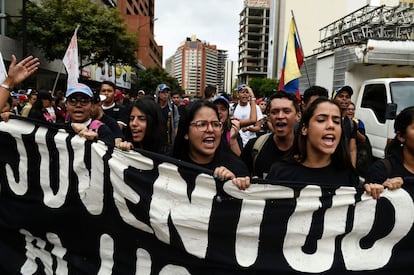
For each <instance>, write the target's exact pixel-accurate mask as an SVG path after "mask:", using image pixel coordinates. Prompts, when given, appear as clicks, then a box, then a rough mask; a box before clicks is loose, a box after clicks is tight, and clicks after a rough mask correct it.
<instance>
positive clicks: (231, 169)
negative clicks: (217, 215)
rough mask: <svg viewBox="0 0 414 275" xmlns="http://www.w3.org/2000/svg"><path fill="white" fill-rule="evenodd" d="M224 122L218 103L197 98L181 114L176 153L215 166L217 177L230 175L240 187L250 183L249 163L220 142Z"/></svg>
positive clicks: (228, 176) (223, 178) (204, 164)
mask: <svg viewBox="0 0 414 275" xmlns="http://www.w3.org/2000/svg"><path fill="white" fill-rule="evenodd" d="M222 127H223V125H222V123H221V122H220V119H219V114H218V111H217V108H216V106H215V105H214V104H213V103H211V102H209V101H204V100H200V101H196V102H194V103H193V104H192V105H191V107H190V108H189V109H188V110H187V111H186V112H185V114H184V115H183V116H182V117H181V118H180V122H179V125H178V132H177V137H176V139H175V143H174V149H173V157H175V158H178V159H180V160H183V161H186V162H190V163H193V164H197V165H200V166H203V167H204V168H207V169H210V170H213V171H214V172H213V173H214V176H215V177H216V178H218V179H222V180H229V179H231V180H232V182H233V183H234V184H236V185H237V187H238V188H239V189H241V190H244V189H246V188H247V187H248V186H249V185H250V178H249V177H248V169H247V167H246V165H245V164H244V163H243V162H242V161H241V160H240V159H239V158H238V157H237V156H236V155H235V154H234V153H233V152H231V150H230V148H228V147H227V146H224V145H223V144H221V133H222Z"/></svg>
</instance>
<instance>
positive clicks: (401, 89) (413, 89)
mask: <svg viewBox="0 0 414 275" xmlns="http://www.w3.org/2000/svg"><path fill="white" fill-rule="evenodd" d="M390 91H391V98H392V102H393V103H396V104H397V114H399V113H400V112H401V111H402V110H404V109H405V108H406V107H410V106H414V81H401V82H392V83H390Z"/></svg>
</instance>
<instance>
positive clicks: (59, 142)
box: [35, 127, 69, 208]
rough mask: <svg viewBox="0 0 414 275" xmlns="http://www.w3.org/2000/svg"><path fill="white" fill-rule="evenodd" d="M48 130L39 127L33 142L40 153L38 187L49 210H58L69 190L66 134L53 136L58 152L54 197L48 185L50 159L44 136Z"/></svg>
mask: <svg viewBox="0 0 414 275" xmlns="http://www.w3.org/2000/svg"><path fill="white" fill-rule="evenodd" d="M47 130H48V128H45V127H40V128H39V129H38V131H37V132H36V135H35V142H36V144H37V145H38V148H39V153H40V156H41V158H40V186H41V188H42V190H43V193H44V197H43V202H44V203H45V205H47V206H49V207H51V208H59V207H61V206H62V205H63V204H64V203H65V199H66V196H67V194H68V188H69V179H68V171H69V161H68V155H69V154H68V150H67V147H66V141H65V139H66V138H67V137H68V134H66V133H63V132H58V133H57V134H56V135H55V137H54V138H55V144H56V150H57V151H58V152H59V167H60V168H59V182H58V183H59V188H58V190H57V192H56V195H55V194H53V193H54V192H53V190H52V188H51V183H50V159H49V149H48V146H47V141H46V134H47Z"/></svg>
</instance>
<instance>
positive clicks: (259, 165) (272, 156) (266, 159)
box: [240, 135, 287, 179]
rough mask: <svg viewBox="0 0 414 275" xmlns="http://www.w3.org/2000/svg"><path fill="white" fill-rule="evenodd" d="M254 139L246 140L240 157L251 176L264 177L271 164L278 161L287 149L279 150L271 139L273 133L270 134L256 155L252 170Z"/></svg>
mask: <svg viewBox="0 0 414 275" xmlns="http://www.w3.org/2000/svg"><path fill="white" fill-rule="evenodd" d="M256 140H257V138H254V139H251V140H249V141H248V142H247V144H246V146H245V147H244V148H243V151H242V153H241V155H240V158H241V159H242V160H243V161H244V163H246V165H247V167H248V168H249V171H250V173H251V175H252V176H258V177H259V178H263V179H264V178H265V177H266V175H267V173H268V172H269V170H270V167H271V166H272V164H273V163H275V162H277V161H279V160H280V159H281V158H282V157H283V156H284V155H285V154H286V153H287V151H282V150H280V149H279V148H278V147H277V146H276V144H275V142H274V141H273V135H270V136H269V137H268V139H267V140H266V142H265V143H264V144H263V147H262V149H261V150H260V152H259V153H258V155H257V157H256V164H255V169H254V171H253V156H252V151H253V146H254V143H255V142H256Z"/></svg>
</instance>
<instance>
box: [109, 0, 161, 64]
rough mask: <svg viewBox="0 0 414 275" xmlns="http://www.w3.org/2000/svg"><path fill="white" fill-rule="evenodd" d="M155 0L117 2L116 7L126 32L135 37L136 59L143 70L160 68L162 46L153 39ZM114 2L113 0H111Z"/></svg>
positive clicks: (118, 0) (123, 0) (119, 0)
mask: <svg viewBox="0 0 414 275" xmlns="http://www.w3.org/2000/svg"><path fill="white" fill-rule="evenodd" d="M154 1H155V0H117V1H115V2H116V7H117V9H118V10H119V11H120V12H121V15H122V17H123V18H124V19H125V22H126V25H127V30H128V32H130V33H134V34H136V35H137V40H138V51H137V52H136V57H137V59H138V62H139V64H140V65H142V66H143V67H145V68H151V67H159V68H161V67H162V46H159V45H158V44H157V42H156V41H155V39H154V22H155V21H156V20H157V18H154V13H155V12H154ZM112 2H114V0H112Z"/></svg>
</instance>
